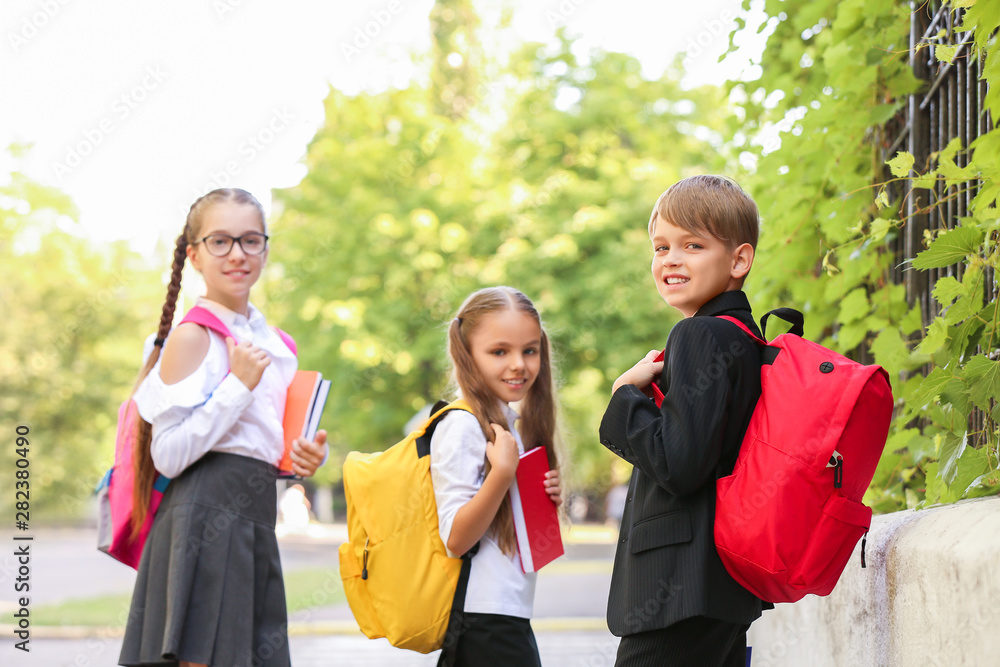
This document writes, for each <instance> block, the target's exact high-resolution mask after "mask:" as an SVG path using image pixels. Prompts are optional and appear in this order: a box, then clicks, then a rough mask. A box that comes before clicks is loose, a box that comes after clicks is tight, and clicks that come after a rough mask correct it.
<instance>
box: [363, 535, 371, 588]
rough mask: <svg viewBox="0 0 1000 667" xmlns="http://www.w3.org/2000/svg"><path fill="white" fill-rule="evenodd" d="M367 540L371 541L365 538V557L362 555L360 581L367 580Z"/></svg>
mask: <svg viewBox="0 0 1000 667" xmlns="http://www.w3.org/2000/svg"><path fill="white" fill-rule="evenodd" d="M369 539H371V538H368V537H366V538H365V555H364V561H363V564H362V566H361V579H362V580H366V579H368V540H369Z"/></svg>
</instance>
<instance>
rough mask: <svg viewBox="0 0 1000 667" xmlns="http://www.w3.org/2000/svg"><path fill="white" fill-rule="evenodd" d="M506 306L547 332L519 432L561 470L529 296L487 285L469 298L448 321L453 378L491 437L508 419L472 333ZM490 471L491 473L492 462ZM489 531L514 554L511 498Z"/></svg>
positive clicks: (549, 382) (544, 358)
mask: <svg viewBox="0 0 1000 667" xmlns="http://www.w3.org/2000/svg"><path fill="white" fill-rule="evenodd" d="M505 310H514V311H517V312H521V313H524V314H526V315H529V316H531V317H532V318H533V319H534V320H535V322H537V323H538V328H539V330H540V331H541V334H542V335H541V343H540V345H539V361H540V364H539V369H538V377H536V378H535V381H534V383H533V384H532V385H531V387H530V388H529V389H528V393H527V395H526V396H525V397H524V400H523V401H522V402H521V404H520V412H521V425H520V427H519V428H518V432H519V433H520V434H521V440H522V442H523V443H524V448H525V450H528V449H533V448H535V447H545V451H546V454H547V455H548V458H549V468H551V469H552V470H556V469H558V467H559V460H558V456H557V454H556V445H555V433H556V407H555V389H554V381H553V370H552V360H551V354H550V351H549V338H548V336H547V335H546V333H545V329H544V328H543V327H542V320H541V317H539V315H538V311H537V310H536V309H535V306H534V304H533V303H531V300H530V299H529V298H528V297H526V296H525V295H524V294H522V293H521V292H519V291H518V290H516V289H514V288H512V287H488V288H486V289H481V290H479V291H478V292H474V293H473V294H471V295H469V297H468V298H466V300H465V302H464V303H463V304H462V306H461V308H459V309H458V314H457V316H456V317H455V319H453V320H452V321H451V324H450V325H449V326H448V357H449V358H450V359H451V364H452V379H453V381H454V383H455V384H456V385H457V386H458V388H459V389H460V391H461V394H462V397H463V398H464V399H465V400H466V401H467V402H468V403H469V405H470V407H472V412H473V414H475V415H476V418H477V419H478V420H479V426H480V427H481V428H482V430H483V435H484V436H485V437H486V439H487V440H489V441H491V442H492V441H493V439H494V437H495V434H494V432H493V428H492V427H491V426H490V424H491V423H496V424H500V425H506V424H507V419H506V417H505V416H504V414H503V411H502V409H501V407H500V402H499V400H498V399H497V397H496V395H495V394H494V393H493V392H492V391H491V390H490V389H489V387H488V386H487V384H486V381H485V380H484V379H483V378H482V376H481V375H480V373H479V369H478V367H477V366H476V362H475V360H474V359H473V357H472V351H471V349H470V346H469V337H470V336H472V334H473V333H474V332H475V331H476V329H478V328H479V326H480V325H481V324H482V321H483V319H484V318H485V317H486V316H487V315H490V314H492V313H497V312H502V311H505ZM486 474H487V475H488V474H489V462H487V469H486ZM490 531H491V532H492V534H493V535H494V537H496V540H497V543H498V544H499V545H500V549H501V550H502V551H503V552H504V553H505V554H507V555H513V554H514V553H515V552H516V551H517V541H516V538H515V536H514V523H513V518H512V515H511V509H510V500H509V498H505V499H504V501H503V503H502V504H501V505H500V508H499V509H498V510H497V513H496V516H494V517H493V522H492V523H491V524H490Z"/></svg>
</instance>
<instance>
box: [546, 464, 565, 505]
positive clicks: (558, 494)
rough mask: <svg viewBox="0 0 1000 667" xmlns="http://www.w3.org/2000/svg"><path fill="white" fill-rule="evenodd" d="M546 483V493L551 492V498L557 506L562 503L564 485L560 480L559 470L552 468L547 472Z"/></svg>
mask: <svg viewBox="0 0 1000 667" xmlns="http://www.w3.org/2000/svg"><path fill="white" fill-rule="evenodd" d="M544 484H545V493H547V494H549V498H551V499H552V502H554V503H555V504H556V507H558V506H559V505H562V486H561V484H560V481H559V471H558V470H550V471H548V472H547V473H545V482H544Z"/></svg>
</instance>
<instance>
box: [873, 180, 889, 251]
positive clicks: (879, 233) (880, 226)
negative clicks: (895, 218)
mask: <svg viewBox="0 0 1000 667" xmlns="http://www.w3.org/2000/svg"><path fill="white" fill-rule="evenodd" d="M879 197H880V198H883V197H884V198H885V206H888V205H889V199H888V197H886V194H885V192H882V193H880V194H879ZM878 201H879V200H876V203H878ZM883 208H884V207H883ZM890 229H892V223H891V222H890V221H888V220H884V219H883V218H875V219H874V220H872V229H871V232H870V234H869V236H870V238H871V240H872V241H873V242H875V243H878V242H879V241H881V240H882V239H884V238H885V235H886V234H888V233H889V230H890Z"/></svg>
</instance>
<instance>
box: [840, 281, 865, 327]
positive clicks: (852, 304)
mask: <svg viewBox="0 0 1000 667" xmlns="http://www.w3.org/2000/svg"><path fill="white" fill-rule="evenodd" d="M870 311H871V304H870V303H868V290H866V289H865V288H864V287H858V288H857V289H854V290H851V292H850V293H849V294H848V295H847V296H845V297H844V298H843V299H841V301H840V316H839V318H838V319H839V320H840V321H841V322H843V323H844V324H850V323H851V322H854V321H855V320H859V319H861V318H863V317H864V316H865V315H867V314H868V313H869V312H870Z"/></svg>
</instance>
